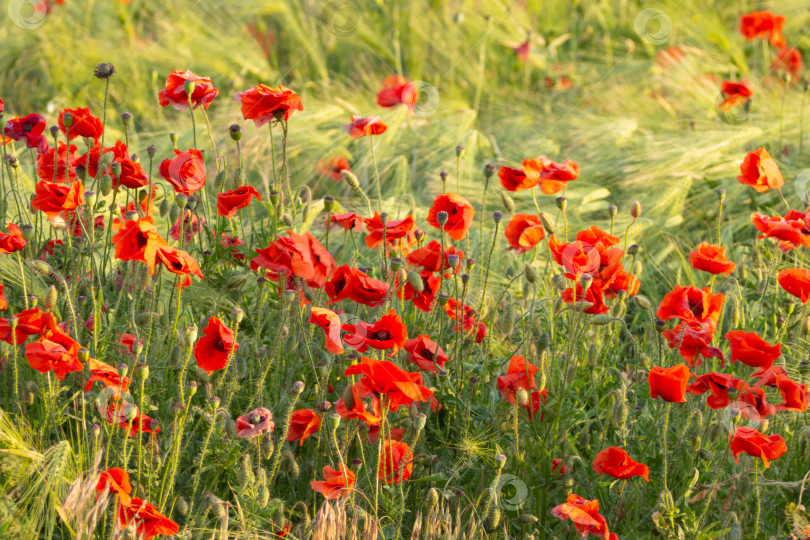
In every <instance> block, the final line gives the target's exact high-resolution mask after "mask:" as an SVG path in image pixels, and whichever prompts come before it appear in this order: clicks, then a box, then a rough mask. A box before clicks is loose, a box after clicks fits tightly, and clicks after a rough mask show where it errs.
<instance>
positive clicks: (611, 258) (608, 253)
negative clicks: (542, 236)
mask: <svg viewBox="0 0 810 540" xmlns="http://www.w3.org/2000/svg"><path fill="white" fill-rule="evenodd" d="M619 242H620V239H619V237H618V236H613V235H612V234H608V233H607V232H605V231H603V230H602V229H600V228H599V227H597V226H595V225H593V226H591V227H589V228H588V229H586V230H584V231H579V232H578V233H577V236H576V239H575V241H574V242H568V243H562V242H560V241H559V240H558V239H557V237H556V236H555V235H553V234H552V235H551V236H550V237H549V239H548V246H549V249H550V250H551V255H552V257H554V260H555V261H556V262H557V264H559V265H560V266H562V267H563V268H564V269H565V276H566V277H567V278H568V279H572V280H573V279H579V278H580V277H581V276H582V274H591V275H594V276H595V275H596V274H598V273H600V272H601V271H602V270H604V269H606V268H607V267H609V266H611V265H620V264H621V260H622V255H623V254H624V251H623V250H622V249H621V248H618V247H613V246H615V245H617V244H618V243H619Z"/></svg>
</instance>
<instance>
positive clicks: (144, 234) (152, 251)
mask: <svg viewBox="0 0 810 540" xmlns="http://www.w3.org/2000/svg"><path fill="white" fill-rule="evenodd" d="M112 241H113V244H115V258H116V259H118V260H121V261H140V262H142V263H144V264H146V266H147V267H148V268H149V273H150V274H154V273H155V263H156V262H157V250H158V247H159V246H163V245H165V244H166V241H165V240H164V239H163V238H161V237H160V235H159V234H158V230H157V227H156V226H155V220H154V219H153V218H152V216H144V217H142V218H140V219H137V220H131V221H127V222H126V224H125V225H124V227H123V228H122V229H121V230H119V231H118V232H117V233H115V235H114V236H113V237H112Z"/></svg>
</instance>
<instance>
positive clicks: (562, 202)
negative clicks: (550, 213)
mask: <svg viewBox="0 0 810 540" xmlns="http://www.w3.org/2000/svg"><path fill="white" fill-rule="evenodd" d="M555 202H556V203H557V208H559V209H560V210H563V211H565V208H566V207H567V206H568V199H566V198H565V197H557V199H556V201H555Z"/></svg>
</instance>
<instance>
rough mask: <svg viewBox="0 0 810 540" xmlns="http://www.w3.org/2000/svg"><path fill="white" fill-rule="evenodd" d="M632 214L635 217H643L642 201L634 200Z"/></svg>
mask: <svg viewBox="0 0 810 540" xmlns="http://www.w3.org/2000/svg"><path fill="white" fill-rule="evenodd" d="M630 215H631V216H633V217H634V218H638V217H641V203H640V202H638V201H635V202H633V205H632V206H631V207H630Z"/></svg>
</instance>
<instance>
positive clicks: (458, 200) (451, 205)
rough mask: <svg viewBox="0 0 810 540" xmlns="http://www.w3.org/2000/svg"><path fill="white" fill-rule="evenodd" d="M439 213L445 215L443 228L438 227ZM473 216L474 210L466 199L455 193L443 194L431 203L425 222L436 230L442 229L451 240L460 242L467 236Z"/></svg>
mask: <svg viewBox="0 0 810 540" xmlns="http://www.w3.org/2000/svg"><path fill="white" fill-rule="evenodd" d="M439 212H446V213H447V223H445V224H444V226H440V225H439V222H438V220H437V217H436V216H437V215H438V213H439ZM474 216H475V209H474V208H473V206H472V205H471V204H470V202H469V201H468V200H467V199H465V198H464V197H462V196H461V195H456V194H455V193H443V194H441V195H439V196H438V197H436V199H435V200H434V201H433V206H431V207H430V211H429V212H428V217H427V222H428V223H430V224H431V225H433V226H434V227H436V228H437V229H442V228H443V229H444V230H445V231H446V232H447V234H449V235H450V237H451V238H452V239H453V240H461V239H462V238H464V237H465V236H467V230H468V229H469V228H470V226H471V225H472V222H473V217H474Z"/></svg>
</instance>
